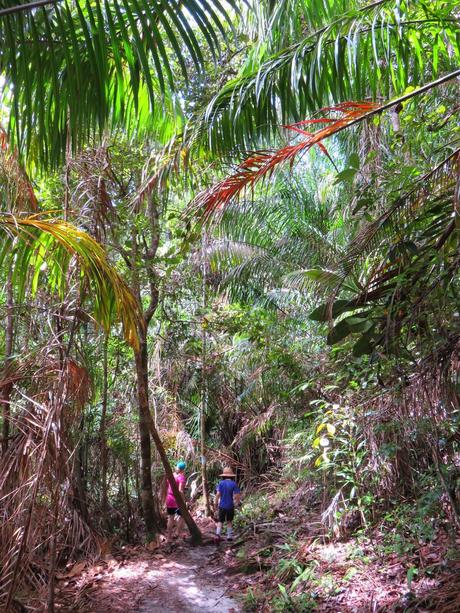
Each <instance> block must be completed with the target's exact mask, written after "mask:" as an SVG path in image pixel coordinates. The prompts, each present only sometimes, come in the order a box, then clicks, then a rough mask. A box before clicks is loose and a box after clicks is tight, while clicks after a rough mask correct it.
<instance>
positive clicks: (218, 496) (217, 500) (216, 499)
mask: <svg viewBox="0 0 460 613" xmlns="http://www.w3.org/2000/svg"><path fill="white" fill-rule="evenodd" d="M215 502H216V507H218V506H219V502H220V491H219V490H217V494H216V498H215Z"/></svg>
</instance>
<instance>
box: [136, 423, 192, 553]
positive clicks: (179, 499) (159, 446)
mask: <svg viewBox="0 0 460 613" xmlns="http://www.w3.org/2000/svg"><path fill="white" fill-rule="evenodd" d="M147 424H148V427H149V430H150V434H151V435H152V439H153V442H154V443H155V446H156V448H157V451H158V454H159V456H160V459H161V462H162V464H163V468H164V471H165V473H166V478H167V480H168V481H169V483H170V485H171V489H172V491H173V494H174V498H175V499H176V502H177V504H178V505H179V509H180V510H181V515H182V519H183V520H184V521H185V523H186V524H187V527H188V529H189V532H190V536H191V537H192V543H193V544H194V545H198V544H199V543H201V542H202V535H201V532H200V530H199V528H198V526H197V525H196V523H195V522H194V521H193V517H192V516H191V515H190V513H189V511H188V509H187V505H186V504H185V500H184V498H183V496H182V494H181V493H180V491H179V488H178V486H177V483H176V480H175V479H174V474H173V471H172V468H171V465H170V463H169V460H168V457H167V455H166V451H165V448H164V447H163V443H162V442H161V438H160V435H159V434H158V431H157V429H156V428H155V424H154V423H153V419H152V416H151V415H150V411H149V413H148V416H147Z"/></svg>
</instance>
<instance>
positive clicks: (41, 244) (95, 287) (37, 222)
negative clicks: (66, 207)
mask: <svg viewBox="0 0 460 613" xmlns="http://www.w3.org/2000/svg"><path fill="white" fill-rule="evenodd" d="M0 229H1V230H2V234H3V236H1V237H0V266H1V265H5V264H6V263H9V264H10V265H11V266H12V267H13V281H14V285H15V287H16V288H17V290H18V293H19V299H20V297H21V296H23V294H24V291H25V288H26V284H29V287H30V288H31V290H32V292H35V291H36V290H37V288H38V286H39V283H40V281H41V280H43V279H44V278H46V283H47V284H48V287H50V288H51V289H52V290H54V291H57V292H61V293H62V292H63V288H64V287H65V282H66V275H67V272H68V270H69V267H70V265H71V262H72V259H73V258H74V257H75V258H76V260H77V261H78V264H79V266H80V268H81V274H82V278H83V279H84V280H85V281H86V284H87V289H86V291H85V292H84V293H87V294H90V296H91V300H92V303H93V305H94V317H95V319H96V321H97V322H98V323H99V324H100V325H102V326H103V327H104V328H105V329H106V330H108V329H109V328H110V326H111V325H112V323H113V321H114V320H116V319H119V320H121V321H122V323H123V328H124V332H125V337H126V339H127V341H128V342H129V343H130V344H131V345H133V346H137V343H138V332H137V330H138V327H139V325H140V318H139V308H138V304H137V302H136V299H135V297H134V295H133V294H132V292H131V291H130V289H129V287H128V286H127V285H126V283H125V282H124V281H123V279H122V278H121V277H120V275H119V274H118V273H117V271H116V270H115V268H114V267H113V266H112V265H111V264H110V263H109V261H108V259H107V256H106V253H105V251H104V249H103V247H102V246H101V245H100V244H99V243H97V242H96V241H95V240H94V239H93V238H91V237H90V236H89V235H88V234H86V233H85V232H83V231H82V230H79V229H78V228H76V227H75V226H73V225H71V224H69V223H67V222H65V221H61V220H57V219H47V218H45V217H44V215H43V214H42V215H34V216H20V215H12V214H5V213H2V214H0ZM10 255H12V256H13V257H12V258H9V256H10ZM45 273H46V277H45ZM42 282H43V281H42Z"/></svg>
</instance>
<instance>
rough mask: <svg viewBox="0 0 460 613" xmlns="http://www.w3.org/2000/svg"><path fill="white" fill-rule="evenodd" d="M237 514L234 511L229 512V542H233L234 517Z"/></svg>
mask: <svg viewBox="0 0 460 613" xmlns="http://www.w3.org/2000/svg"><path fill="white" fill-rule="evenodd" d="M234 514H235V512H234V510H233V509H231V510H229V511H227V541H231V540H233V523H232V522H233V516H234Z"/></svg>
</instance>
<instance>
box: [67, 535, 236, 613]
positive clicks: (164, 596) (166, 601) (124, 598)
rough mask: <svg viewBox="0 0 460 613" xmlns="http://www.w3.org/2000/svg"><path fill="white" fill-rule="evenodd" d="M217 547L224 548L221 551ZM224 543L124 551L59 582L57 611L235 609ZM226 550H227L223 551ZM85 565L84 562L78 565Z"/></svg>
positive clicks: (196, 612) (207, 612) (200, 612)
mask: <svg viewBox="0 0 460 613" xmlns="http://www.w3.org/2000/svg"><path fill="white" fill-rule="evenodd" d="M222 548H223V549H224V551H222ZM225 549H226V547H225V546H223V547H222V546H220V552H219V553H218V551H217V548H216V546H214V545H207V546H202V547H189V546H188V545H186V544H181V545H178V546H177V547H176V548H175V549H174V550H173V551H171V552H168V551H167V550H166V549H165V547H164V546H160V547H158V548H157V549H155V550H153V551H151V550H149V549H147V548H144V547H133V548H129V549H124V551H123V553H122V554H118V555H116V556H115V557H113V558H111V559H109V560H105V561H104V562H98V563H96V564H94V565H89V566H86V568H84V569H82V568H79V567H78V565H75V567H74V569H76V570H78V574H77V573H76V572H75V571H74V570H70V572H69V573H67V575H63V576H62V582H61V581H60V582H59V584H60V585H59V586H58V590H57V591H58V594H59V598H58V600H59V601H60V602H59V604H58V606H57V609H60V610H65V611H75V612H77V611H78V612H82V611H84V612H85V613H154V612H156V611H159V612H160V611H161V613H211V612H214V611H217V610H218V611H219V612H220V613H240V612H241V607H240V605H239V603H238V602H237V601H236V599H235V598H234V595H235V594H234V593H232V590H233V591H234V587H235V586H233V585H232V581H231V578H229V577H228V576H227V575H226V571H227V568H226V564H225V562H224V560H225V559H226V555H225ZM228 553H230V552H228ZM83 564H84V563H83Z"/></svg>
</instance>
